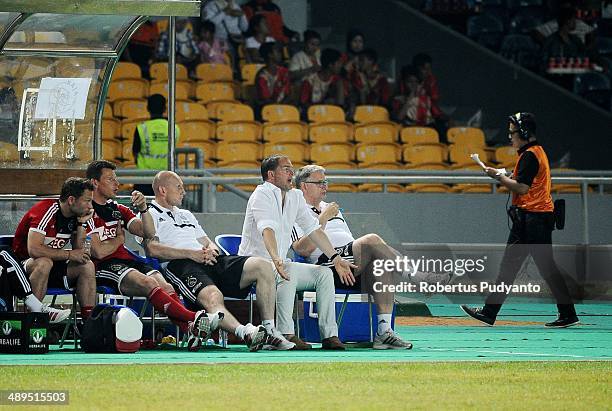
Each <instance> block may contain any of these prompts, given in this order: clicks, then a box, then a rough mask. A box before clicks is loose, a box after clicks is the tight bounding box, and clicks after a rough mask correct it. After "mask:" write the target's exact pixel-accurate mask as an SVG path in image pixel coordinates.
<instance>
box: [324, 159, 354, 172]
mask: <svg viewBox="0 0 612 411" xmlns="http://www.w3.org/2000/svg"><path fill="white" fill-rule="evenodd" d="M317 165H320V166H321V167H324V168H325V169H327V170H354V169H356V168H357V164H355V163H353V162H345V163H343V162H338V161H330V162H323V163H317Z"/></svg>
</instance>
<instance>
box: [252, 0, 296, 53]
mask: <svg viewBox="0 0 612 411" xmlns="http://www.w3.org/2000/svg"><path fill="white" fill-rule="evenodd" d="M242 10H244V13H245V14H246V17H247V19H248V20H251V19H252V18H253V16H255V15H257V14H261V15H263V16H265V17H266V21H267V23H268V27H269V29H270V35H271V36H272V37H274V40H276V41H280V42H281V43H285V44H286V43H288V42H289V41H295V40H298V37H299V34H298V33H297V32H296V31H293V30H291V29H289V28H288V27H287V26H285V23H284V22H283V15H282V13H281V9H280V7H278V6H277V5H276V4H274V2H272V1H271V0H251V1H249V2H247V3H246V4H244V5H243V6H242Z"/></svg>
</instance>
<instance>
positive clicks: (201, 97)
mask: <svg viewBox="0 0 612 411" xmlns="http://www.w3.org/2000/svg"><path fill="white" fill-rule="evenodd" d="M196 99H197V100H198V101H200V102H202V103H204V104H208V103H210V102H213V101H221V100H223V101H234V100H235V99H234V88H233V87H232V86H231V85H229V84H228V83H202V84H198V85H197V87H196ZM209 115H212V113H210V110H209Z"/></svg>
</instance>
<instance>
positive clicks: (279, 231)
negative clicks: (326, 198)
mask: <svg viewBox="0 0 612 411" xmlns="http://www.w3.org/2000/svg"><path fill="white" fill-rule="evenodd" d="M293 174H294V170H293V165H292V164H291V161H290V160H289V158H287V157H285V156H282V155H277V154H276V155H272V156H270V157H268V158H265V159H264V160H263V161H262V163H261V176H262V178H263V180H264V183H263V184H261V185H259V186H257V188H256V189H255V191H254V192H253V194H251V197H250V198H249V201H248V204H247V208H246V215H245V218H244V225H243V227H242V243H241V244H240V249H239V250H238V254H239V255H244V256H258V257H263V258H267V259H269V260H272V263H273V264H274V268H275V269H276V273H277V287H276V294H277V303H276V311H277V313H276V314H277V318H278V329H279V331H280V332H281V333H283V334H284V335H285V336H286V337H287V339H288V340H289V341H291V342H295V343H296V348H297V349H308V348H310V345H309V344H306V343H305V342H303V341H302V340H300V339H299V338H298V337H297V336H296V335H295V334H294V327H293V315H292V314H293V302H294V298H295V293H296V291H308V290H316V292H317V311H318V316H319V333H320V335H321V343H322V348H323V349H329V350H343V349H344V345H343V344H342V343H341V342H340V340H339V339H338V326H337V324H336V309H335V292H334V280H333V276H332V272H331V270H330V269H329V268H327V267H321V266H315V265H312V264H302V263H295V262H291V261H289V260H287V258H286V257H287V252H288V251H289V247H290V246H291V230H292V229H293V226H294V225H295V224H297V225H298V226H300V227H301V229H302V230H303V231H304V235H305V236H307V237H308V238H310V239H311V240H312V241H313V242H314V243H315V244H316V245H317V247H319V248H320V249H321V250H323V253H325V255H326V256H328V258H329V261H331V262H332V264H333V266H334V268H335V269H336V271H337V272H338V275H339V276H340V277H341V278H343V280H344V281H346V282H347V283H350V284H353V283H354V282H355V277H354V276H353V273H352V272H351V268H356V266H355V265H353V264H351V263H349V262H348V261H346V260H344V259H342V258H341V257H340V255H339V254H338V253H337V252H336V250H334V248H333V247H332V245H331V243H330V241H329V238H327V235H326V234H325V232H324V231H323V230H321V227H320V226H319V223H318V221H317V220H316V219H315V218H314V217H312V216H311V215H310V213H309V211H308V209H307V207H306V201H304V195H303V194H302V192H301V191H300V190H296V189H294V188H293V187H292V180H293Z"/></svg>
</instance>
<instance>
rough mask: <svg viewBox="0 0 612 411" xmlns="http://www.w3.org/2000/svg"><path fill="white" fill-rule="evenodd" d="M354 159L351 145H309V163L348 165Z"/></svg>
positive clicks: (353, 150) (353, 148)
mask: <svg viewBox="0 0 612 411" xmlns="http://www.w3.org/2000/svg"><path fill="white" fill-rule="evenodd" d="M354 159H355V147H354V146H353V145H352V144H351V143H342V142H338V143H314V144H311V145H310V161H312V162H313V163H315V164H321V165H322V164H327V163H350V162H352V161H354Z"/></svg>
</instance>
